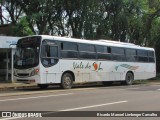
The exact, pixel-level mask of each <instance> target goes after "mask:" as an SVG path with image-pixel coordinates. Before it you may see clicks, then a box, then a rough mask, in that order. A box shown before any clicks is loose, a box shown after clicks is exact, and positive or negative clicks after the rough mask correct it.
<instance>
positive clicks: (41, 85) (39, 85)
mask: <svg viewBox="0 0 160 120" xmlns="http://www.w3.org/2000/svg"><path fill="white" fill-rule="evenodd" d="M48 86H49V85H48V84H38V87H39V88H40V89H46V88H48Z"/></svg>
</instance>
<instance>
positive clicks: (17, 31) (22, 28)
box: [12, 17, 33, 37]
mask: <svg viewBox="0 0 160 120" xmlns="http://www.w3.org/2000/svg"><path fill="white" fill-rule="evenodd" d="M12 35H13V36H19V37H21V36H28V35H33V32H32V30H31V29H30V28H29V27H28V22H27V20H26V17H22V18H21V19H20V20H19V22H17V23H16V25H15V26H14V27H13V30H12Z"/></svg>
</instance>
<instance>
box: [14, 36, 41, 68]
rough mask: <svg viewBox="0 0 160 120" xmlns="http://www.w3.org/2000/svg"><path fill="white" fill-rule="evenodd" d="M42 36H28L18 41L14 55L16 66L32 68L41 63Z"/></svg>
mask: <svg viewBox="0 0 160 120" xmlns="http://www.w3.org/2000/svg"><path fill="white" fill-rule="evenodd" d="M40 43H41V38H40V37H27V38H22V39H20V40H19V41H18V43H17V47H16V52H15V56H14V67H15V68H31V67H35V66H37V65H38V64H39V48H40Z"/></svg>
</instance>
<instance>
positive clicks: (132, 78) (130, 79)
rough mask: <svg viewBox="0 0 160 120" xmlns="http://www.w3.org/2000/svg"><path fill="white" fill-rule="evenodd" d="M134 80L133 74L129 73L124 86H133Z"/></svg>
mask: <svg viewBox="0 0 160 120" xmlns="http://www.w3.org/2000/svg"><path fill="white" fill-rule="evenodd" d="M133 80H134V76H133V74H132V73H131V72H128V73H127V74H126V79H125V81H124V84H125V85H132V82H133Z"/></svg>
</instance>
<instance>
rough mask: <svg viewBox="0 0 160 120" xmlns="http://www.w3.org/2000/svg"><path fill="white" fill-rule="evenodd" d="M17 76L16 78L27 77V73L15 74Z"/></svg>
mask: <svg viewBox="0 0 160 120" xmlns="http://www.w3.org/2000/svg"><path fill="white" fill-rule="evenodd" d="M17 75H18V76H22V77H25V76H29V74H28V73H19V74H17Z"/></svg>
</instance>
